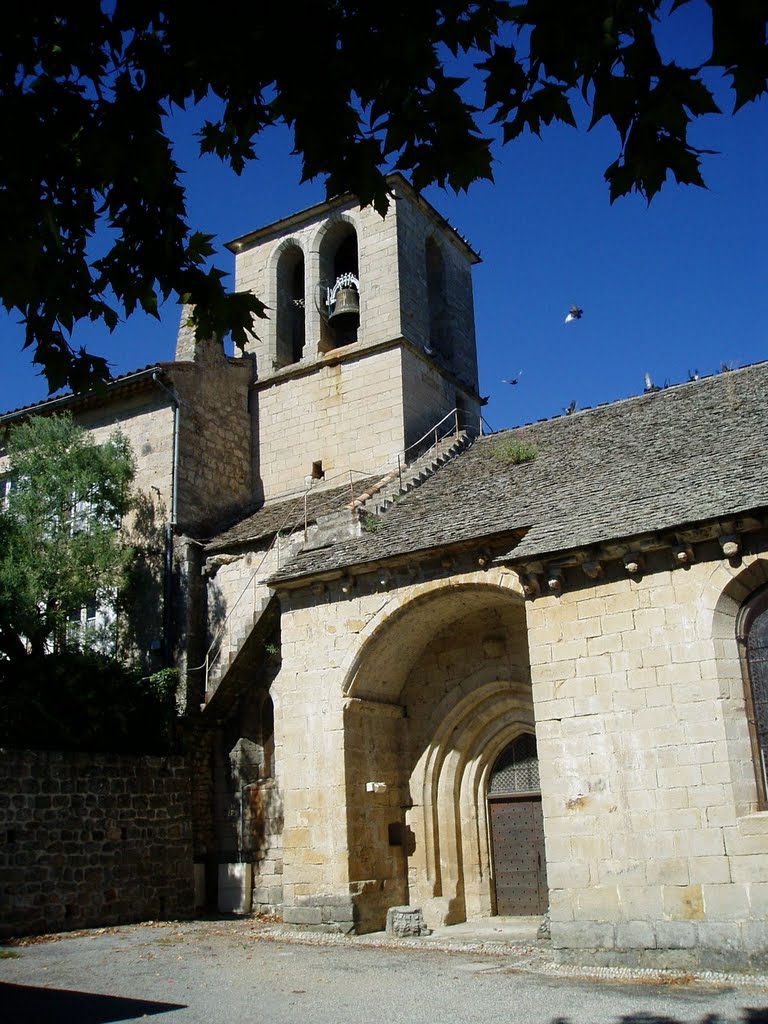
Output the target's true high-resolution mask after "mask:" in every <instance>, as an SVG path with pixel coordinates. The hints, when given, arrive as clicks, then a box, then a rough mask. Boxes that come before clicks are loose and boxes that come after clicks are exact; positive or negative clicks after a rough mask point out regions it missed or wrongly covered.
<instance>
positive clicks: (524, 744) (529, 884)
mask: <svg viewBox="0 0 768 1024" xmlns="http://www.w3.org/2000/svg"><path fill="white" fill-rule="evenodd" d="M488 818H489V822H490V834H491V850H492V853H493V877H494V889H495V893H496V913H497V914H501V915H511V916H519V915H531V914H544V913H545V912H546V909H547V904H548V902H549V895H548V891H547V861H546V855H545V851H544V818H543V815H542V811H541V792H540V787H539V759H538V756H537V753H536V737H535V736H534V735H533V734H532V733H527V732H526V733H522V734H521V735H520V736H518V738H517V739H516V740H514V741H513V742H512V743H510V744H509V746H508V747H506V749H505V750H503V751H502V752H501V754H500V755H499V757H498V758H497V759H496V762H495V764H494V766H493V770H492V771H491V775H490V780H489V784H488Z"/></svg>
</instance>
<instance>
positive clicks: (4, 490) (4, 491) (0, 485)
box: [0, 476, 16, 512]
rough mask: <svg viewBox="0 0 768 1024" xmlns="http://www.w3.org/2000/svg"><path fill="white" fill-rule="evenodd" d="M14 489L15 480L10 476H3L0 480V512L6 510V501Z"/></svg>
mask: <svg viewBox="0 0 768 1024" xmlns="http://www.w3.org/2000/svg"><path fill="white" fill-rule="evenodd" d="M15 490H16V481H15V480H14V479H13V477H11V476H7V477H5V479H3V480H0V512H6V511H7V510H8V502H9V499H10V497H11V492H12V491H15Z"/></svg>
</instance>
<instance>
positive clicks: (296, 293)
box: [274, 239, 306, 367]
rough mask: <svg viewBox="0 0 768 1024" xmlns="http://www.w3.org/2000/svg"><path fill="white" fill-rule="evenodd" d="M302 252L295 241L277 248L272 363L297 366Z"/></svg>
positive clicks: (302, 336) (302, 328)
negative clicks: (273, 360)
mask: <svg viewBox="0 0 768 1024" xmlns="http://www.w3.org/2000/svg"><path fill="white" fill-rule="evenodd" d="M305 282H306V275H305V267H304V251H303V250H302V248H301V246H300V245H298V243H297V242H295V241H294V240H292V239H291V240H289V241H288V243H287V244H284V245H282V246H281V247H280V252H279V256H278V259H277V261H276V267H275V305H274V309H275V332H276V336H275V363H276V366H277V367H282V366H290V365H291V364H292V363H298V362H300V360H301V358H302V355H303V353H304V345H305V342H306V323H305V321H306V316H305V308H306V283H305Z"/></svg>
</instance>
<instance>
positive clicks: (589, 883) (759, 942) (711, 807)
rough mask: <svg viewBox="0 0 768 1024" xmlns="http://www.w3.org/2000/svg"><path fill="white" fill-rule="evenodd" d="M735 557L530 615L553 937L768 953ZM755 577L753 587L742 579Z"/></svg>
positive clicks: (568, 592) (762, 844) (571, 944)
mask: <svg viewBox="0 0 768 1024" xmlns="http://www.w3.org/2000/svg"><path fill="white" fill-rule="evenodd" d="M750 561H753V559H752V557H748V558H746V559H745V560H744V563H743V564H742V565H739V566H736V567H732V566H731V565H729V564H728V562H727V561H724V560H717V561H711V562H703V563H696V564H693V565H692V566H690V568H688V569H675V570H672V571H670V570H669V568H668V565H669V562H666V563H664V562H663V561H662V559H661V558H659V559H658V560H656V561H655V562H653V561H652V562H651V563H650V564H649V565H648V566H647V567H646V571H645V573H644V574H643V575H642V576H641V577H640V578H638V579H636V580H635V579H631V578H627V576H626V574H622V575H621V576H619V575H618V574H617V576H616V577H614V578H610V577H609V578H608V579H606V580H605V581H602V582H599V583H597V584H596V585H594V586H578V587H574V588H573V589H569V588H568V587H567V586H566V589H565V591H564V592H563V594H562V596H560V597H555V596H544V597H541V598H538V599H536V600H535V601H533V602H532V603H531V604H529V606H528V611H529V622H530V633H529V638H530V648H531V665H532V668H531V672H532V679H533V697H534V705H535V711H536V733H537V738H538V749H539V758H540V769H541V786H542V794H543V809H544V819H545V833H546V847H547V865H548V878H549V886H550V901H551V902H550V909H551V918H552V941H553V943H554V945H555V946H556V947H559V948H562V949H564V950H567V949H569V948H584V947H591V948H596V949H600V950H604V951H627V950H630V951H635V952H637V951H638V950H642V951H645V952H646V954H647V955H648V956H650V955H651V954H652V953H653V951H655V950H665V951H666V952H665V953H664V954H663V955H664V957H665V958H666V960H665V962H670V961H669V950H679V951H680V954H679V955H680V956H681V957H682V956H683V955H684V954H685V952H686V951H687V952H690V951H691V950H692V949H693V948H694V947H695V948H696V949H697V950H699V951H701V950H706V951H709V952H710V953H711V954H712V955H713V956H720V957H722V958H725V959H728V958H731V959H733V958H738V957H739V956H744V955H745V954H747V955H749V954H760V953H763V954H764V953H765V951H766V950H768V928H767V927H766V907H767V906H768V858H767V857H766V854H768V814H767V813H766V812H757V803H756V786H755V781H754V770H753V766H752V762H751V752H750V743H749V735H748V729H747V722H746V712H745V702H744V688H743V682H742V676H741V671H740V665H739V658H738V652H737V649H736V641H735V614H736V610H737V607H738V602H737V601H736V600H734V599H732V598H729V599H728V601H729V603H728V604H727V608H726V610H725V611H723V610H722V602H723V593H724V592H725V591H726V588H729V587H730V588H733V587H734V586H735V585H737V586H738V594H739V596H740V597H741V598H743V597H744V596H746V594H747V593H748V591H749V589H750V587H754V586H755V585H758V584H759V583H761V582H762V581H764V580H765V579H766V578H768V574H766V572H765V570H764V567H763V569H762V570H761V571H760V572H758V571H757V569H756V568H755V567H753V568H752V569H748V570H747V569H745V565H747V564H748V563H749V562H750ZM745 573H746V576H747V579H746V581H745V582H741V577H742V576H743V575H744V574H745Z"/></svg>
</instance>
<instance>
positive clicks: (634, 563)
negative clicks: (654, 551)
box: [622, 551, 644, 576]
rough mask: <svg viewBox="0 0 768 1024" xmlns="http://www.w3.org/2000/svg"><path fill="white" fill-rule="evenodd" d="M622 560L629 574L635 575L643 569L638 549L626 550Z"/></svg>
mask: <svg viewBox="0 0 768 1024" xmlns="http://www.w3.org/2000/svg"><path fill="white" fill-rule="evenodd" d="M622 561H623V562H624V568H625V569H626V570H627V572H628V573H629V575H630V576H637V575H638V574H639V573H641V572H642V571H643V565H644V561H643V556H642V555H641V554H640V552H639V551H628V552H627V553H626V554H625V555H624V557H623V559H622Z"/></svg>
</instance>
